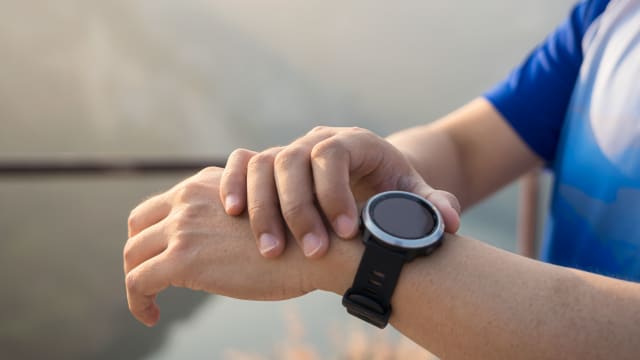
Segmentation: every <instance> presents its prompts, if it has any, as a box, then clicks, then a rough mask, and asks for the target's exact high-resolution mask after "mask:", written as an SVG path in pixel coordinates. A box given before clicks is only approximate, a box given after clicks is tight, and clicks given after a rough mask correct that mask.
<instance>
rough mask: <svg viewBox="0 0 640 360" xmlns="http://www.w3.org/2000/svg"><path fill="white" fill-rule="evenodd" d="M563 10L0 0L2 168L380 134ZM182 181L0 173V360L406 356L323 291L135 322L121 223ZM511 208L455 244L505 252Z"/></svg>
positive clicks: (476, 214) (512, 201) (500, 206)
mask: <svg viewBox="0 0 640 360" xmlns="http://www.w3.org/2000/svg"><path fill="white" fill-rule="evenodd" d="M571 3H572V1H570V0H541V1H534V2H532V1H524V0H492V1H482V2H478V1H448V2H447V1H429V0H400V1H393V2H390V1H379V0H368V1H364V0H353V1H328V0H322V1H321V0H307V1H295V0H271V1H262V0H235V1H229V0H227V1H223V0H183V1H175V0H174V1H169V0H126V1H125V0H109V1H92V0H58V1H38V0H27V1H25V0H21V1H18V0H0V8H1V9H2V11H1V12H0V161H5V160H12V161H16V160H17V161H23V160H24V161H28V160H33V159H40V158H47V159H48V158H67V157H69V156H72V157H73V156H76V157H77V156H81V157H82V158H90V159H93V158H96V159H104V158H116V159H124V160H126V159H131V158H148V159H159V160H162V159H166V158H171V159H176V158H177V159H185V160H188V159H193V158H198V159H202V158H205V159H211V161H212V162H213V161H215V160H216V159H218V160H223V159H225V158H226V156H227V154H228V153H229V152H231V151H232V150H233V149H235V148H237V147H247V148H251V149H256V150H259V149H263V148H265V147H269V146H273V145H278V144H286V143H288V142H290V141H291V140H293V139H295V138H296V137H297V136H299V135H302V134H303V133H305V132H306V131H308V130H309V129H310V128H312V127H313V126H315V125H319V124H324V125H336V126H337V125H349V126H361V127H365V128H369V129H371V130H373V131H375V132H377V133H378V134H380V135H388V134H389V133H391V132H393V131H395V130H399V129H402V128H405V127H409V126H413V125H418V124H422V123H425V122H429V121H432V120H434V119H436V118H438V117H439V116H441V115H444V114H446V113H447V112H449V111H451V110H453V109H454V108H456V107H458V106H460V105H462V104H464V103H465V102H467V101H469V100H471V99H472V98H474V97H476V96H478V95H479V94H481V93H482V92H483V91H485V90H487V89H488V88H489V87H491V86H492V85H493V84H494V83H495V82H497V81H498V80H500V79H501V78H502V77H503V76H505V75H506V74H507V72H508V71H509V70H510V68H511V67H512V66H513V65H515V64H517V63H518V62H519V61H520V60H521V59H522V58H523V57H524V56H525V55H526V54H527V52H528V51H529V50H530V49H531V48H532V47H533V46H534V45H535V44H536V43H537V42H539V41H541V40H542V39H543V38H544V36H545V34H546V33H548V32H549V31H551V30H552V29H553V28H554V27H555V26H556V25H557V24H558V23H559V22H560V21H561V20H562V19H563V18H564V17H565V16H566V15H567V13H568V11H569V9H570V6H571ZM433 156H437V154H434V155H433ZM188 175H189V174H188V173H182V174H175V173H174V174H170V173H169V174H154V175H145V176H138V175H133V174H132V175H119V176H105V175H82V176H78V175H69V176H60V175H57V176H28V177H27V176H18V175H11V176H7V175H4V176H3V175H1V174H0V283H1V284H2V288H1V289H0V358H2V359H41V358H48V359H74V358H81V359H176V358H185V359H187V358H188V359H191V358H193V359H202V358H207V359H224V358H230V359H236V358H237V359H241V358H242V359H245V358H246V359H254V358H256V359H257V358H261V357H264V358H278V357H279V356H284V355H282V354H284V353H283V351H285V350H283V347H284V346H290V345H292V344H293V345H294V347H295V348H296V349H297V350H296V351H298V350H300V352H299V353H295V354H298V355H291V354H294V353H290V354H289V355H290V356H292V357H291V358H296V357H298V358H302V357H304V356H307V357H306V358H345V356H346V355H345V354H350V353H351V352H354V351H355V352H356V353H357V351H361V352H362V351H365V350H366V349H369V350H370V349H372V348H376V347H377V348H380V347H381V346H387V345H384V344H386V343H385V341H386V340H385V341H379V340H374V341H370V340H365V339H379V337H380V336H383V337H385V339H386V338H388V339H390V340H388V341H389V342H391V343H392V344H395V345H390V346H392V347H393V346H397V347H399V348H401V349H405V350H406V346H409V347H410V345H407V344H406V343H407V341H406V340H404V339H402V338H401V336H399V335H398V334H397V333H394V332H393V331H391V330H387V331H386V332H385V333H384V335H381V333H380V332H378V331H377V330H371V329H368V328H366V327H363V326H362V325H361V324H360V322H359V321H357V320H354V319H352V318H351V317H349V316H347V315H345V313H344V310H343V308H342V306H341V305H340V301H339V298H337V297H336V296H331V295H328V294H322V293H317V294H312V295H310V296H307V297H305V298H303V299H296V300H293V301H288V302H279V303H261V302H247V301H237V300H232V299H227V298H223V297H220V296H215V295H208V294H201V293H195V292H191V291H186V290H180V289H172V290H170V291H168V292H166V293H164V294H163V295H162V296H161V297H160V299H159V301H160V305H161V307H162V310H163V319H162V321H161V323H160V324H159V325H158V326H157V327H156V328H153V329H148V328H146V327H144V326H142V325H140V324H138V323H137V322H135V321H134V320H133V318H132V317H131V316H130V315H129V313H128V311H127V304H126V299H125V296H124V285H123V273H122V260H121V256H122V255H121V254H122V247H123V245H124V243H125V241H126V219H127V216H128V213H129V211H130V209H132V208H133V207H134V206H135V205H136V204H137V203H138V202H140V201H141V200H143V199H144V198H145V197H147V196H149V195H150V194H153V193H157V192H160V191H163V190H165V189H167V188H169V187H170V186H171V185H172V184H174V183H176V182H178V181H179V180H181V179H182V178H184V177H186V176H188ZM516 194H517V185H516V186H512V187H510V188H508V189H506V190H505V191H502V192H500V193H499V194H497V195H496V196H495V197H493V198H492V199H491V200H489V201H487V202H486V203H484V204H482V205H479V206H477V207H476V208H474V209H471V210H470V211H469V212H468V213H467V214H465V216H464V218H463V228H462V232H463V233H466V234H470V235H472V236H474V237H476V238H480V239H483V240H486V241H488V242H490V243H492V244H495V245H497V246H500V247H502V248H505V249H508V250H514V248H515V233H516V212H515V207H516ZM362 334H364V335H362ZM367 341H370V342H367ZM461 341H463V339H461ZM345 343H346V344H345ZM354 344H355V345H354ZM381 344H382V345H381ZM354 348H355V350H354ZM358 349H359V350H358ZM362 349H365V350H362ZM405 350H402V351H405ZM278 354H280V355H278ZM302 354H306V355H302ZM289 355H288V356H289ZM405 358H406V357H405Z"/></svg>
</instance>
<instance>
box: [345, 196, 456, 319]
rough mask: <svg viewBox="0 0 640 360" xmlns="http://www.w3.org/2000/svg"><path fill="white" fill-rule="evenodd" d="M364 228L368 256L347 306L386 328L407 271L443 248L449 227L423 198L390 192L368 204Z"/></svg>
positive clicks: (354, 282)
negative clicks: (408, 266)
mask: <svg viewBox="0 0 640 360" xmlns="http://www.w3.org/2000/svg"><path fill="white" fill-rule="evenodd" d="M361 227H362V241H363V242H364V246H365V250H364V253H363V255H362V259H361V260H360V265H359V266H358V271H357V272H356V276H355V279H354V280H353V285H352V286H351V288H350V289H349V290H347V292H346V293H345V294H344V296H343V297H342V305H344V306H345V307H346V308H347V312H349V313H350V314H351V315H354V316H356V317H358V318H360V319H362V320H364V321H367V322H369V323H371V324H373V325H375V326H377V327H379V328H384V327H385V326H386V325H387V323H388V322H389V317H390V316H391V296H392V295H393V291H394V289H395V287H396V282H397V281H398V277H399V276H400V271H401V270H402V266H403V265H404V264H405V263H406V262H409V261H411V260H413V259H415V258H416V257H418V256H427V255H429V254H431V253H432V252H433V251H434V250H435V249H437V248H438V246H440V244H441V243H442V239H443V234H444V223H443V221H442V216H441V215H440V213H439V212H438V209H436V208H435V206H433V204H431V203H430V202H429V201H427V200H426V199H424V198H422V197H421V196H418V195H415V194H412V193H409V192H404V191H387V192H383V193H380V194H377V195H375V196H373V197H372V198H371V199H369V201H367V204H366V205H365V207H364V209H362V215H361Z"/></svg>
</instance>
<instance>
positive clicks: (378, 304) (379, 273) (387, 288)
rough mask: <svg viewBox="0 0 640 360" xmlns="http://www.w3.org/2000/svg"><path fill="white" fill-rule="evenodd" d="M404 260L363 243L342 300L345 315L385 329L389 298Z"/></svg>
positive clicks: (387, 320) (379, 246)
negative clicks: (359, 257) (358, 261)
mask: <svg viewBox="0 0 640 360" xmlns="http://www.w3.org/2000/svg"><path fill="white" fill-rule="evenodd" d="M405 261H406V255H405V254H402V253H399V252H396V251H393V250H391V249H387V248H384V247H382V246H381V245H379V244H377V243H375V242H373V241H367V242H365V250H364V254H362V259H361V260H360V265H359V266H358V272H357V273H356V276H355V279H354V280H353V285H352V286H351V288H350V289H349V290H347V292H346V293H345V294H344V296H343V297H342V305H344V306H345V307H346V308H347V312H349V313H350V314H351V315H354V316H356V317H359V318H360V319H362V320H364V321H367V322H369V323H371V324H373V325H375V326H377V327H379V328H381V329H382V328H384V327H385V326H387V323H388V322H389V316H390V315H391V295H393V291H394V290H395V287H396V283H397V282H398V277H399V276H400V271H401V270H402V266H403V265H404V263H405Z"/></svg>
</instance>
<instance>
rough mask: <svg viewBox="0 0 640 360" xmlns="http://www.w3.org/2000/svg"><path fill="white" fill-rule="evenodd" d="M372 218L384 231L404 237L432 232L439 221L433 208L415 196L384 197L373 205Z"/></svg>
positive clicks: (411, 237)
mask: <svg viewBox="0 0 640 360" xmlns="http://www.w3.org/2000/svg"><path fill="white" fill-rule="evenodd" d="M371 218H372V220H373V222H374V223H375V224H376V225H377V226H378V227H379V228H380V229H381V230H382V231H384V232H386V233H388V234H391V235H393V236H396V237H399V238H402V239H420V238H423V237H425V236H427V235H429V234H431V233H432V232H433V230H434V228H435V224H436V221H437V218H436V215H435V213H434V212H433V210H432V208H431V207H430V206H428V205H427V204H424V203H423V202H420V201H419V200H418V199H416V198H414V197H408V196H394V197H383V198H380V200H378V201H376V202H375V203H373V204H372V205H371Z"/></svg>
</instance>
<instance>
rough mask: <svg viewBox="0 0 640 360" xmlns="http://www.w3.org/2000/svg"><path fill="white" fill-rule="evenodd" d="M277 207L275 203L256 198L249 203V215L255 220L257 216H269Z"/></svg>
mask: <svg viewBox="0 0 640 360" xmlns="http://www.w3.org/2000/svg"><path fill="white" fill-rule="evenodd" d="M275 209H276V207H275V206H274V204H271V203H269V202H267V201H263V200H254V201H252V202H251V204H249V207H248V211H249V217H250V218H251V219H252V222H253V220H254V219H255V218H256V217H261V216H263V217H265V216H268V214H272V213H273V212H274V210H275Z"/></svg>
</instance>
